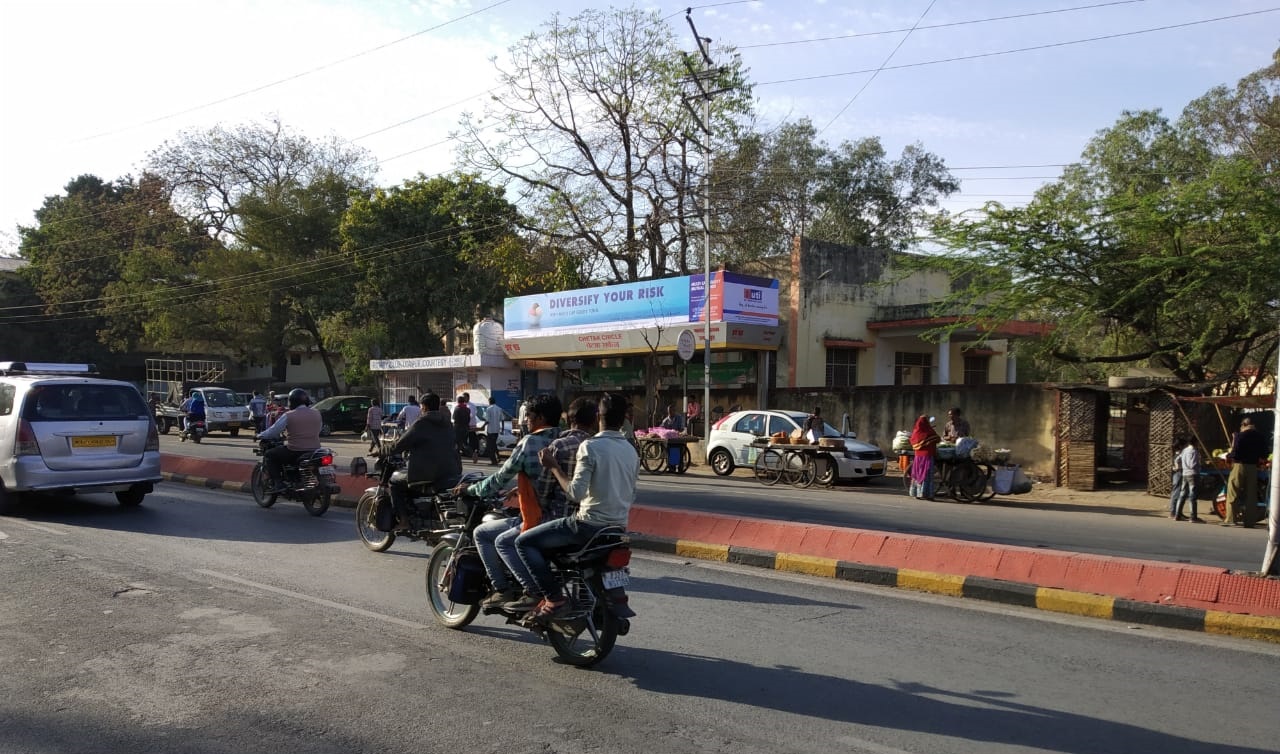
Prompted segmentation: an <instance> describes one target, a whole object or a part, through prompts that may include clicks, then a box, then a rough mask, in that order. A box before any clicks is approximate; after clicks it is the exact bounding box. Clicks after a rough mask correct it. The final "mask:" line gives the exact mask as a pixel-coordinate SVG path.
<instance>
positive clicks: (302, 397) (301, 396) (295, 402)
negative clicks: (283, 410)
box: [289, 387, 311, 408]
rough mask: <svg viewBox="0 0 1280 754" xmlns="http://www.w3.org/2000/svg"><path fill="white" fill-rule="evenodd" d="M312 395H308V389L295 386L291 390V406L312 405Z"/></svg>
mask: <svg viewBox="0 0 1280 754" xmlns="http://www.w3.org/2000/svg"><path fill="white" fill-rule="evenodd" d="M310 405H311V396H310V395H307V391H306V390H303V389H302V388H300V387H295V388H294V389H292V390H290V391H289V408H297V407H298V406H310Z"/></svg>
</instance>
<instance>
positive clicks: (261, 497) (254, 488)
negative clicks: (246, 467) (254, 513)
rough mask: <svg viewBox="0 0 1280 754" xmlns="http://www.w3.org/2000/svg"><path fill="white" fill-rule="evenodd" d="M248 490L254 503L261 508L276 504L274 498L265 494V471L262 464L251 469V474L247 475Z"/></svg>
mask: <svg viewBox="0 0 1280 754" xmlns="http://www.w3.org/2000/svg"><path fill="white" fill-rule="evenodd" d="M249 490H250V491H251V492H252V493H253V500H254V502H256V503H257V504H258V505H261V506H262V507H263V508H270V507H271V506H273V505H275V504H276V496H275V495H268V494H267V470H266V469H264V468H263V467H262V464H258V465H257V466H254V467H253V473H252V474H250V475H249Z"/></svg>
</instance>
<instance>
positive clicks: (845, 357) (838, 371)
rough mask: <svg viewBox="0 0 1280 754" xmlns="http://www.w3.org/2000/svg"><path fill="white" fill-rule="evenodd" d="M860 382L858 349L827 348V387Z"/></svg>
mask: <svg viewBox="0 0 1280 754" xmlns="http://www.w3.org/2000/svg"><path fill="white" fill-rule="evenodd" d="M857 384H858V349H856V348H828V349H827V387H853V386H855V385H857Z"/></svg>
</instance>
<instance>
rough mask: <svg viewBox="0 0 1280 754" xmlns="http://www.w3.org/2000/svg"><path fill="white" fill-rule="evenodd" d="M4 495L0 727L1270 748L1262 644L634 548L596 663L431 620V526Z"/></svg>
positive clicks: (888, 747) (80, 745)
mask: <svg viewBox="0 0 1280 754" xmlns="http://www.w3.org/2000/svg"><path fill="white" fill-rule="evenodd" d="M38 502H39V503H40V504H39V505H36V506H31V507H28V508H26V509H25V511H24V512H21V513H19V514H18V515H16V516H9V517H0V579H3V583H4V584H5V589H4V590H3V592H0V663H2V664H3V668H4V672H3V673H0V699H3V700H4V701H3V703H2V704H3V714H0V752H3V754H10V753H14V754H16V753H17V752H22V753H23V754H44V753H45V752H49V753H52V752H77V754H95V753H97V752H119V751H146V752H152V751H154V752H161V751H163V752H191V753H193V754H194V753H199V754H213V753H214V752H217V753H219V754H220V753H222V752H271V753H272V754H278V753H279V752H375V751H376V752H422V751H455V750H457V751H463V750H465V751H482V752H515V753H516V754H522V753H524V752H558V753H560V754H579V753H585V752H637V751H655V752H663V753H664V754H665V753H667V752H675V753H679V752H691V753H702V752H716V753H722V752H723V753H725V754H728V753H730V752H732V753H734V754H738V753H739V752H778V753H786V752H804V753H809V752H813V753H815V754H816V753H819V752H820V753H822V754H829V752H832V751H847V752H867V753H869V754H917V753H919V754H923V753H924V752H948V753H953V754H967V753H969V752H973V753H975V754H976V753H978V752H983V753H985V752H992V751H1001V752H1037V751H1047V752H1073V753H1074V752H1079V753H1081V754H1084V753H1085V752H1088V753H1089V754H1108V753H1110V752H1116V753H1119V752H1125V753H1126V754H1127V753H1130V752H1162V753H1166V754H1182V753H1197V754H1199V753H1204V754H1208V753H1209V752H1213V753H1214V754H1244V753H1246V752H1249V753H1253V752H1272V751H1275V749H1276V742H1275V734H1276V729H1275V724H1274V716H1273V715H1272V714H1271V711H1270V707H1269V703H1268V701H1267V700H1268V699H1270V698H1271V696H1272V694H1273V693H1274V689H1275V679H1276V677H1277V674H1278V673H1280V647H1276V646H1274V645H1271V644H1266V643H1262V642H1249V641H1245V640H1238V639H1231V638H1227V637H1215V636H1210V635H1203V634H1189V633H1187V632H1182V631H1170V630H1162V629H1154V628H1142V627H1136V626H1132V627H1131V626H1124V625H1121V624H1110V623H1102V622H1098V621H1093V620H1088V619H1078V618H1072V617H1069V616H1060V615H1056V614H1051V613H1042V612H1037V611H1032V610H1022V609H1017V608H1007V607H1002V606H997V605H991V604H988V603H976V602H973V601H964V600H958V599H949V598H944V597H937V596H932V595H923V594H914V593H908V592H902V591H898V590H890V589H881V588H874V587H863V586H859V585H855V584H847V583H842V582H836V581H830V580H823V579H814V578H808V577H803V576H797V575H791V574H782V573H777V572H771V571H762V570H758V569H751V568H746V567H739V566H732V565H727V564H715V563H708V562H701V561H697V562H686V561H684V560H681V559H678V558H671V557H662V556H654V555H649V554H644V553H638V554H637V557H636V558H635V559H634V560H633V564H632V569H633V583H632V587H631V589H630V593H631V596H632V600H631V601H632V605H633V606H634V607H635V608H636V609H637V610H638V612H639V613H640V616H639V617H638V618H637V619H636V620H635V621H634V623H633V629H632V632H631V633H630V634H629V635H628V636H626V637H624V638H623V639H622V640H621V641H620V643H619V646H618V648H617V649H615V651H614V653H613V654H612V655H611V656H610V657H609V658H608V659H607V660H606V661H605V663H603V664H602V665H601V666H600V668H599V669H598V670H595V671H581V670H575V669H572V668H568V667H565V666H562V665H559V664H557V663H555V662H553V659H552V658H553V652H552V651H551V649H550V648H549V647H547V646H546V645H544V644H542V643H541V642H539V641H537V640H536V639H535V638H534V637H532V636H531V635H529V634H527V633H525V632H524V631H522V630H520V629H517V628H515V627H508V626H505V625H503V624H500V623H498V622H497V621H495V620H493V619H484V618H482V619H481V620H480V621H479V622H477V623H476V624H475V625H473V626H472V627H471V628H470V629H468V630H467V631H464V632H456V631H450V630H447V629H443V628H441V627H438V626H436V625H434V624H433V623H432V622H431V620H430V618H429V614H428V613H427V610H426V608H425V604H424V597H423V594H422V580H423V569H424V565H425V557H424V556H425V554H426V552H427V550H426V548H425V547H424V546H422V545H420V544H416V545H415V544H410V545H404V544H402V543H397V544H396V546H395V547H394V548H393V549H392V550H391V551H390V552H388V553H385V554H375V553H371V552H368V551H367V550H365V549H364V548H363V547H362V546H360V545H359V544H358V543H357V542H356V539H355V535H354V525H353V521H352V517H351V511H349V510H347V509H332V510H330V512H329V513H328V514H327V515H326V516H324V517H323V518H312V517H310V516H308V515H306V513H305V512H304V511H303V510H302V509H301V507H300V506H298V505H296V504H290V503H280V504H277V506H276V507H274V508H272V509H269V510H265V509H261V508H258V507H257V506H255V505H253V503H252V501H251V500H250V499H249V498H248V497H247V496H245V495H242V494H236V493H229V492H223V491H216V490H206V489H201V488H195V487H177V486H176V485H168V486H165V487H164V488H162V490H160V491H158V492H157V493H156V494H155V495H153V496H151V497H149V498H148V500H147V502H146V504H145V505H144V506H143V507H141V508H138V509H126V508H121V507H119V506H116V505H115V504H114V500H113V499H112V498H111V497H109V496H101V495H99V496H85V497H83V498H76V499H71V500H65V499H64V500H49V499H44V500H41V501H38Z"/></svg>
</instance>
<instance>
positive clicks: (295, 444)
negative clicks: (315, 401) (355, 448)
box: [256, 387, 324, 492]
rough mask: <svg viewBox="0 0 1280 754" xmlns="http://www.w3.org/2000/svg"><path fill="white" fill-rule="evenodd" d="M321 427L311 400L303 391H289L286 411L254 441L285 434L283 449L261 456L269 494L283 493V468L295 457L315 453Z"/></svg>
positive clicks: (284, 487) (273, 449) (318, 443)
mask: <svg viewBox="0 0 1280 754" xmlns="http://www.w3.org/2000/svg"><path fill="white" fill-rule="evenodd" d="M323 425H324V420H323V419H322V418H321V416H320V412H319V411H316V410H315V409H314V408H312V407H311V396H310V395H308V394H307V391H306V390H303V389H302V388H300V387H295V388H294V389H293V390H290V391H289V410H288V411H286V412H285V413H284V415H283V416H281V417H280V418H279V419H277V420H276V422H275V423H274V424H272V425H271V426H270V427H268V428H267V429H266V430H264V431H263V432H259V433H258V434H257V436H256V439H258V440H275V439H278V438H279V437H280V436H281V435H282V434H286V433H287V438H286V440H285V444H284V445H280V446H278V447H275V448H271V449H270V450H268V451H267V452H265V453H263V454H262V465H263V466H264V467H265V468H266V470H267V476H268V477H270V479H271V490H270V491H271V492H282V491H284V490H285V489H287V485H286V484H284V480H283V479H282V478H281V477H282V476H283V472H284V467H285V465H286V464H291V463H296V462H297V460H298V457H299V456H301V455H303V454H304V453H310V452H311V451H313V450H317V449H319V447H320V427H321V426H323Z"/></svg>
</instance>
